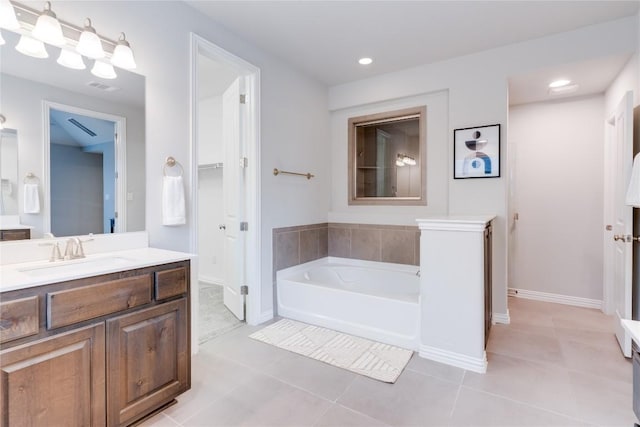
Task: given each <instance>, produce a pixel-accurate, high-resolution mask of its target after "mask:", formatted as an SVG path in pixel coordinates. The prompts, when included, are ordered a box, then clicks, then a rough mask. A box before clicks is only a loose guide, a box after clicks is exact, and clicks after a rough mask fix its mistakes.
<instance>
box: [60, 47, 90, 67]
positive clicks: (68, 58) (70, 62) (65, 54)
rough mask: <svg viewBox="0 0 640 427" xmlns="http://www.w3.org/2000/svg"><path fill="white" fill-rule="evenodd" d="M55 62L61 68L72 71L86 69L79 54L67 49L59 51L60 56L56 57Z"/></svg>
mask: <svg viewBox="0 0 640 427" xmlns="http://www.w3.org/2000/svg"><path fill="white" fill-rule="evenodd" d="M57 62H58V64H60V65H62V66H63V67H67V68H71V69H73V70H84V69H85V68H87V66H86V65H85V63H84V61H83V60H82V56H81V55H80V54H79V53H77V52H74V51H71V50H67V49H61V50H60V56H59V57H58V61H57Z"/></svg>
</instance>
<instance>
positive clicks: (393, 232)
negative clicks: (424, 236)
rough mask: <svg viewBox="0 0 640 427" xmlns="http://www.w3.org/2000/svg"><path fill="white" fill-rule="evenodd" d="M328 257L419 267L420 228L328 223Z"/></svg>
mask: <svg viewBox="0 0 640 427" xmlns="http://www.w3.org/2000/svg"><path fill="white" fill-rule="evenodd" d="M328 237H329V242H328V246H329V256H335V257H342V258H355V259H363V260H367V261H381V262H392V263H396V264H409V265H420V230H419V229H418V227H417V226H403V225H378V224H346V223H329V235H328Z"/></svg>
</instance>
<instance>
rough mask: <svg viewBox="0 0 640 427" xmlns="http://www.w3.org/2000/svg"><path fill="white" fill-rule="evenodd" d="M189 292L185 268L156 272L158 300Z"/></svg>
mask: <svg viewBox="0 0 640 427" xmlns="http://www.w3.org/2000/svg"><path fill="white" fill-rule="evenodd" d="M186 292H187V269H186V268H185V267H179V268H174V269H171V270H164V271H157V272H156V300H162V299H165V298H170V297H174V296H177V295H182V294H184V293H186Z"/></svg>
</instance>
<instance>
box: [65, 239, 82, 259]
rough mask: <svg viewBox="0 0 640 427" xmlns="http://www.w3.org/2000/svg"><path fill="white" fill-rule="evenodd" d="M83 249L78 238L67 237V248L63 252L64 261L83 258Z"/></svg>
mask: <svg viewBox="0 0 640 427" xmlns="http://www.w3.org/2000/svg"><path fill="white" fill-rule="evenodd" d="M84 257H85V255H84V249H83V248H82V240H80V239H79V238H78V237H69V239H67V246H66V248H65V250H64V259H76V258H84Z"/></svg>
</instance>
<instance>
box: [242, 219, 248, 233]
mask: <svg viewBox="0 0 640 427" xmlns="http://www.w3.org/2000/svg"><path fill="white" fill-rule="evenodd" d="M247 230H249V223H248V222H247V221H242V222H241V223H240V231H247Z"/></svg>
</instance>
